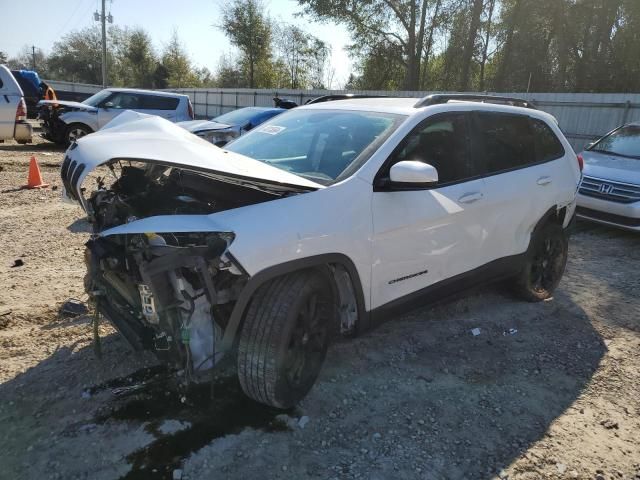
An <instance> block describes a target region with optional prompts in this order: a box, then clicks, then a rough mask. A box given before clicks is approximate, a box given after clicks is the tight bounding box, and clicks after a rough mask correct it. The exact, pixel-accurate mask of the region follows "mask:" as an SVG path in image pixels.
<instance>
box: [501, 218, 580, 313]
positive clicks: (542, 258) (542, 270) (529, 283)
mask: <svg viewBox="0 0 640 480" xmlns="http://www.w3.org/2000/svg"><path fill="white" fill-rule="evenodd" d="M568 252H569V241H568V237H567V234H566V232H565V231H564V229H563V228H562V226H561V225H558V224H557V223H547V224H546V225H544V226H543V227H542V228H541V229H540V230H539V231H537V232H536V233H535V234H534V236H533V238H532V239H531V244H530V245H529V249H528V250H527V259H526V261H525V265H524V267H523V269H522V270H521V272H520V273H519V274H518V275H517V276H516V277H515V279H514V280H515V282H514V288H515V293H516V294H517V295H518V296H519V297H521V298H523V299H524V300H527V301H529V302H539V301H541V300H545V299H547V298H551V296H552V295H553V291H554V290H555V289H556V287H557V286H558V284H559V283H560V279H561V278H562V275H563V273H564V270H565V267H566V265H567V256H568Z"/></svg>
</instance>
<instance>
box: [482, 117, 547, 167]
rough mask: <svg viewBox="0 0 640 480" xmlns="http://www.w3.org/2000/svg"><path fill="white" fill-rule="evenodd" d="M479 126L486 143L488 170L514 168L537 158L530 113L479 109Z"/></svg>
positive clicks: (484, 147) (485, 154)
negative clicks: (528, 114) (525, 114)
mask: <svg viewBox="0 0 640 480" xmlns="http://www.w3.org/2000/svg"><path fill="white" fill-rule="evenodd" d="M477 120H478V122H477V125H476V130H477V132H478V135H479V140H480V142H481V144H482V145H483V150H484V156H485V164H486V170H487V173H489V174H492V173H496V172H501V171H506V170H513V169H515V168H520V167H524V166H526V165H529V164H532V163H534V162H535V155H534V140H533V135H532V128H531V125H530V123H529V117H528V116H524V115H514V114H506V113H493V112H490V113H489V112H479V113H478V116H477Z"/></svg>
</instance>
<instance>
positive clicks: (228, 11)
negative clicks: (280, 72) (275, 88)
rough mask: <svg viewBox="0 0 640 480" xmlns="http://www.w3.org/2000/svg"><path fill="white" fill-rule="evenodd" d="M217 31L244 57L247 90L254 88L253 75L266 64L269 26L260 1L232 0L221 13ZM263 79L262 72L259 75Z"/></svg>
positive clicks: (268, 53)
mask: <svg viewBox="0 0 640 480" xmlns="http://www.w3.org/2000/svg"><path fill="white" fill-rule="evenodd" d="M220 29H221V30H222V31H223V32H224V33H225V34H226V35H227V36H228V37H229V40H230V41H231V43H232V44H233V45H235V46H236V47H238V48H239V49H240V51H241V52H242V54H243V63H244V65H245V66H246V68H247V73H248V75H247V79H248V86H249V87H250V88H254V87H255V86H256V72H257V70H258V69H259V68H260V66H263V67H264V66H265V64H268V60H269V56H270V48H271V23H270V20H269V18H268V17H267V14H266V13H265V10H264V7H263V5H262V3H260V1H259V0H233V1H232V2H231V3H230V4H229V5H228V6H227V7H225V8H224V10H223V12H222V25H221V26H220ZM262 73H263V75H264V72H262Z"/></svg>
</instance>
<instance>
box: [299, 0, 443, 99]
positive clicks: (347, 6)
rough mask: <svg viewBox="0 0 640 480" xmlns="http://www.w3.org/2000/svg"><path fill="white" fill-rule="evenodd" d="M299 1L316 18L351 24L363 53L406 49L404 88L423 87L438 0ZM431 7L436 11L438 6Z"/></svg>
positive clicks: (355, 41) (403, 53)
mask: <svg viewBox="0 0 640 480" xmlns="http://www.w3.org/2000/svg"><path fill="white" fill-rule="evenodd" d="M298 3H299V4H300V5H301V6H302V7H304V11H305V13H306V14H308V15H310V16H311V17H312V18H314V19H316V20H319V21H335V22H338V23H342V24H345V25H347V26H348V28H349V30H350V31H351V32H352V38H353V40H354V45H356V46H357V48H358V49H360V52H361V54H364V55H366V54H367V52H373V51H375V49H376V46H378V45H381V44H384V45H386V46H388V47H389V49H391V50H394V51H396V52H397V51H400V52H402V54H401V61H402V65H403V71H404V75H403V77H404V88H405V89H407V90H417V89H418V88H419V85H420V72H421V62H422V54H423V49H424V47H425V39H426V38H427V25H428V24H431V23H432V22H431V21H430V20H429V18H428V15H427V13H428V12H429V10H430V7H431V6H435V5H436V4H438V3H439V2H438V0H404V1H403V0H368V1H364V2H345V1H344V0H298ZM431 10H432V12H434V13H436V9H435V8H433V9H431ZM434 13H432V16H433V15H434Z"/></svg>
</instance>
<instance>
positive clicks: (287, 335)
mask: <svg viewBox="0 0 640 480" xmlns="http://www.w3.org/2000/svg"><path fill="white" fill-rule="evenodd" d="M314 306H315V307H314ZM335 312H336V310H335V307H334V299H333V295H332V290H331V288H330V286H329V284H328V281H327V280H326V279H325V278H324V277H323V276H322V275H321V274H320V273H317V272H313V271H302V272H296V273H292V274H289V275H285V276H282V277H278V278H276V279H274V280H272V281H270V282H267V283H266V284H265V285H263V286H261V287H260V288H259V289H258V290H257V291H256V293H255V295H254V298H253V300H252V301H251V304H250V305H249V308H248V310H247V313H246V316H245V321H244V326H243V328H242V331H241V333H240V341H239V346H238V359H237V360H238V377H239V379H240V385H241V386H242V389H243V390H244V392H245V393H246V394H247V396H249V397H251V398H252V399H254V400H256V401H258V402H260V403H263V404H265V405H269V406H273V407H276V408H282V409H287V408H291V407H293V406H294V405H296V404H297V403H298V402H299V401H300V400H302V399H303V398H304V397H305V396H306V394H307V393H308V392H309V390H311V387H312V386H313V384H314V383H315V381H316V379H317V377H318V374H319V373H320V369H321V368H322V363H323V362H324V358H325V356H326V353H327V347H328V345H329V337H330V335H329V334H330V331H331V324H332V322H334V321H335Z"/></svg>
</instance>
